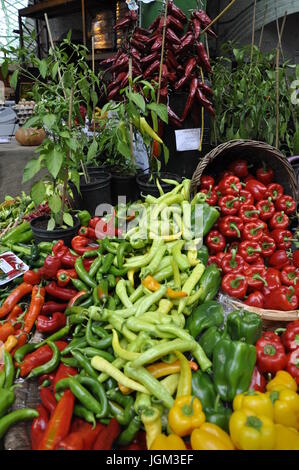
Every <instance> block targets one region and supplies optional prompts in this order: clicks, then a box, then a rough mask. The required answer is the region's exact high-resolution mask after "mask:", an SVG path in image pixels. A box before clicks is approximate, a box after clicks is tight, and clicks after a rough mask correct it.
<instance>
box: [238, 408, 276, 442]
mask: <svg viewBox="0 0 299 470" xmlns="http://www.w3.org/2000/svg"><path fill="white" fill-rule="evenodd" d="M229 432H230V437H231V440H232V441H233V443H234V445H235V446H236V448H237V449H239V450H272V449H274V446H275V428H274V423H273V421H271V419H269V418H268V417H267V416H262V415H260V416H257V415H256V414H255V413H253V411H250V410H247V409H242V410H238V411H234V412H233V414H232V415H231V418H230V421H229Z"/></svg>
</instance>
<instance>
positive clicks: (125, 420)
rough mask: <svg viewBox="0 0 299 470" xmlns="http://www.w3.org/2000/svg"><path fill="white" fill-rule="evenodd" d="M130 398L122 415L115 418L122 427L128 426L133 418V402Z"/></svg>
mask: <svg viewBox="0 0 299 470" xmlns="http://www.w3.org/2000/svg"><path fill="white" fill-rule="evenodd" d="M130 398H131V400H130V402H129V403H128V404H127V406H126V407H125V409H124V413H123V415H119V416H117V417H116V419H117V421H118V422H119V424H121V425H122V426H128V424H129V423H130V421H131V420H132V419H133V418H134V416H135V410H134V406H133V405H134V400H133V398H132V397H130Z"/></svg>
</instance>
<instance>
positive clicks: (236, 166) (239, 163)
mask: <svg viewBox="0 0 299 470" xmlns="http://www.w3.org/2000/svg"><path fill="white" fill-rule="evenodd" d="M228 169H229V170H230V171H232V172H233V174H234V175H235V176H237V177H238V178H246V176H247V175H248V164H247V161H246V160H235V161H234V162H232V163H231V164H230V165H229V167H228Z"/></svg>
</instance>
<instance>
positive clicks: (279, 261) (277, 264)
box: [269, 250, 290, 269]
mask: <svg viewBox="0 0 299 470" xmlns="http://www.w3.org/2000/svg"><path fill="white" fill-rule="evenodd" d="M289 264H290V260H289V257H288V254H287V252H286V251H285V250H277V251H275V252H274V253H273V255H271V256H270V258H269V266H271V267H272V268H276V269H283V268H285V267H286V266H289Z"/></svg>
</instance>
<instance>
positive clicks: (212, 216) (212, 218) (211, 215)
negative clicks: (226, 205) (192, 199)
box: [191, 201, 220, 237]
mask: <svg viewBox="0 0 299 470" xmlns="http://www.w3.org/2000/svg"><path fill="white" fill-rule="evenodd" d="M199 204H200V209H201V210H200V211H198V210H197V207H196V206H197V204H195V205H194V207H192V210H191V227H192V231H193V233H195V232H197V230H196V226H197V224H198V222H196V219H197V220H198V217H199V218H201V219H202V227H200V228H201V229H202V235H203V236H204V237H205V236H206V235H207V234H208V233H209V232H210V231H211V229H212V227H213V225H214V224H215V223H216V222H217V220H218V219H219V217H220V212H219V211H218V210H217V209H216V208H215V207H213V206H210V205H209V204H207V203H206V202H204V203H201V202H200V201H199ZM199 204H198V205H199ZM201 211H202V212H201Z"/></svg>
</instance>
